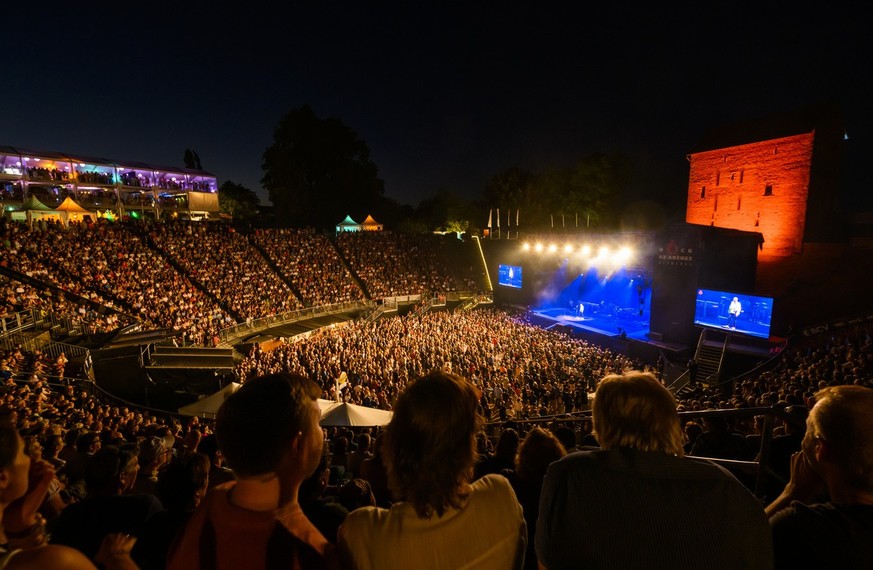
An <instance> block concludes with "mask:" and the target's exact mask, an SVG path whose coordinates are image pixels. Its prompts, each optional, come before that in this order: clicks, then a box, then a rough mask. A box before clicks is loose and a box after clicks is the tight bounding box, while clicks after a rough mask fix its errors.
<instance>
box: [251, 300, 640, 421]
mask: <svg viewBox="0 0 873 570" xmlns="http://www.w3.org/2000/svg"><path fill="white" fill-rule="evenodd" d="M633 366H643V364H642V363H641V362H635V361H632V360H631V359H629V358H627V357H626V356H624V355H621V354H618V353H615V352H613V351H610V350H607V349H603V348H600V347H598V346H595V345H593V344H589V343H587V342H585V341H582V340H579V339H574V338H572V337H570V336H569V335H566V334H564V333H559V332H554V331H547V330H544V329H542V328H540V327H537V326H534V325H533V324H531V323H529V322H527V321H526V316H525V314H524V313H523V312H520V311H513V312H509V311H507V310H504V309H498V308H491V307H487V308H485V307H483V308H479V309H476V310H473V311H455V312H449V311H430V312H425V313H423V314H422V313H416V314H409V315H406V316H401V317H396V318H388V319H379V320H377V321H375V322H372V323H350V324H348V325H346V326H342V327H331V328H328V329H323V330H319V331H316V332H314V333H313V334H311V335H309V336H308V337H307V338H305V339H303V340H294V339H290V340H288V341H287V342H285V343H284V344H281V345H279V346H278V347H276V348H274V349H272V350H269V351H265V350H263V349H261V348H260V346H259V345H256V346H254V347H253V348H252V351H251V353H250V354H249V355H248V356H247V357H246V358H245V359H244V360H243V361H242V362H241V363H240V364H238V365H237V367H236V376H237V378H238V379H239V380H240V381H245V380H246V379H248V378H253V377H256V376H261V375H263V374H268V373H275V372H292V373H298V374H302V375H305V376H307V377H310V378H313V379H314V380H315V381H316V382H318V383H319V385H320V386H321V387H322V389H323V391H324V398H326V399H330V400H334V399H337V398H338V397H342V398H343V399H344V400H345V401H348V402H351V403H355V404H360V405H364V406H370V407H377V408H383V409H390V407H391V405H392V403H393V402H394V400H395V399H396V397H397V395H398V394H399V393H400V392H401V391H402V390H403V388H404V387H405V386H406V384H407V383H408V382H409V380H410V379H411V378H416V377H418V376H421V375H423V374H424V373H426V372H427V371H428V370H433V369H441V370H446V371H449V372H454V373H457V374H462V375H464V376H466V377H467V378H469V379H470V380H471V381H472V382H473V383H474V384H476V385H477V386H479V388H480V389H481V390H482V401H481V403H482V407H483V411H484V413H485V414H486V416H487V417H488V418H494V419H495V420H507V419H514V418H521V417H532V416H541V415H549V414H562V413H569V412H573V411H574V410H582V409H585V408H586V407H587V403H588V394H589V393H590V392H591V391H593V388H594V385H595V382H596V381H597V379H599V378H600V377H602V376H603V375H604V374H607V373H610V372H618V371H621V370H623V369H626V368H629V367H633ZM341 376H342V377H344V378H345V379H346V380H347V382H346V383H345V384H344V385H343V386H340V383H339V382H338V380H339V379H340V377H341ZM338 386H339V387H338ZM338 389H339V390H340V391H341V394H340V395H338V394H337V390H338Z"/></svg>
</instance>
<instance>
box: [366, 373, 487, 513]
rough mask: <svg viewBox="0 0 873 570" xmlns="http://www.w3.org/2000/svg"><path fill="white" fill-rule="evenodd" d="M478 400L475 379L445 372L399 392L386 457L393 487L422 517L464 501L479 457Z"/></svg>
mask: <svg viewBox="0 0 873 570" xmlns="http://www.w3.org/2000/svg"><path fill="white" fill-rule="evenodd" d="M478 401H479V396H478V394H477V392H476V389H475V388H474V387H473V385H472V384H470V382H468V381H467V380H465V379H464V378H461V377H460V376H457V375H454V374H449V373H445V372H442V371H434V372H431V373H429V374H427V375H426V376H423V377H421V378H419V379H417V380H415V381H413V382H412V383H411V384H409V385H408V386H407V387H406V389H405V390H404V391H403V392H401V394H400V395H399V396H398V398H397V403H396V405H395V406H394V414H393V416H392V418H391V422H390V423H389V424H388V427H387V428H386V430H385V441H384V445H383V450H382V451H383V453H384V457H383V459H384V462H385V466H386V468H387V472H388V482H389V486H390V487H391V490H392V491H393V492H394V493H395V494H396V495H397V496H398V497H400V498H403V499H405V500H408V501H410V502H411V503H412V504H413V506H414V507H415V511H416V513H417V514H418V516H420V517H422V518H426V517H429V516H431V515H432V514H433V513H436V514H437V515H439V516H442V514H443V513H444V512H445V511H446V510H447V509H448V508H450V507H455V508H459V507H460V506H461V503H462V501H463V499H464V498H465V496H466V489H465V484H466V483H467V482H468V479H469V477H470V475H471V473H472V469H473V465H474V463H475V461H476V459H477V454H476V433H477V432H478V431H479V428H480V423H481V418H480V417H479V415H478V413H477V406H478Z"/></svg>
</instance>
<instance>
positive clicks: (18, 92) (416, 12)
mask: <svg viewBox="0 0 873 570" xmlns="http://www.w3.org/2000/svg"><path fill="white" fill-rule="evenodd" d="M25 4H30V3H18V4H16V5H15V6H14V7H9V6H7V7H4V22H5V25H4V33H3V45H4V51H5V58H4V62H5V65H4V69H3V72H2V77H3V80H2V85H3V88H2V91H0V102H2V107H3V127H2V130H0V145H9V146H14V147H23V148H30V149H39V150H53V151H61V152H68V153H74V154H84V155H90V156H98V157H105V158H110V159H117V160H122V161H124V160H130V161H141V162H148V163H155V164H160V165H171V166H183V160H182V159H183V154H184V151H185V149H186V148H191V149H194V150H196V151H197V153H198V154H199V156H200V158H201V161H202V164H203V167H204V169H206V170H208V171H210V172H212V173H213V174H215V175H216V176H217V177H218V181H219V184H220V183H222V182H224V181H226V180H232V181H234V182H237V183H240V184H243V185H244V186H247V187H249V188H251V189H253V190H256V191H257V192H258V193H259V195H260V196H261V197H262V201H263V202H264V203H267V199H266V192H264V191H263V190H262V189H261V186H260V179H261V176H262V170H261V157H262V154H263V152H264V150H265V149H266V148H267V147H268V146H269V145H270V144H271V143H272V133H273V129H274V127H275V126H276V125H277V124H278V122H279V120H280V119H281V117H282V116H283V115H285V114H286V113H287V112H288V111H290V110H291V109H294V108H296V107H299V106H301V105H303V104H306V103H308V104H310V105H311V106H312V107H313V109H314V110H315V112H316V114H317V115H318V116H320V117H328V116H330V117H336V118H339V119H341V120H342V121H343V122H345V123H346V124H347V125H349V126H350V127H351V128H352V129H354V130H355V131H356V132H357V133H358V134H359V135H360V136H361V138H362V139H363V140H364V141H365V142H366V143H367V144H368V145H369V147H370V149H371V151H372V159H373V161H374V162H375V163H376V164H377V166H378V167H379V174H380V176H381V178H382V179H383V180H384V181H385V191H386V194H387V195H388V196H391V197H393V198H395V199H397V200H398V201H400V202H401V203H405V204H410V205H413V206H417V205H418V202H419V201H420V200H421V199H423V198H426V197H428V196H432V195H433V194H435V193H436V192H437V191H439V190H451V191H454V192H457V193H458V194H461V195H464V196H468V197H471V198H472V197H476V196H478V195H479V194H480V193H481V191H482V189H483V188H484V186H485V184H486V183H487V181H488V179H489V178H490V177H491V175H493V174H494V173H496V172H499V171H501V170H503V169H505V168H508V167H512V166H518V167H522V168H525V169H528V170H531V171H534V172H538V171H541V170H542V169H544V168H546V167H551V166H570V165H571V164H572V163H573V162H574V160H575V159H577V158H579V157H581V156H583V155H585V154H587V153H591V152H622V153H625V154H628V155H630V156H631V157H633V158H634V159H635V160H638V161H639V163H640V164H641V165H644V166H645V168H646V171H647V172H649V173H650V177H649V184H650V186H648V187H646V188H639V189H637V194H638V195H639V196H642V197H649V198H652V199H655V200H658V201H662V202H664V201H667V202H669V201H672V202H674V203H676V204H679V205H680V206H683V207H684V196H685V192H686V190H687V176H688V162H687V160H686V158H685V157H686V154H687V153H688V151H689V150H690V149H692V148H693V147H694V145H695V143H696V142H697V141H698V140H699V139H700V138H701V137H702V135H703V134H704V133H705V131H706V130H708V129H709V128H711V127H714V126H719V125H722V124H727V123H731V122H734V121H737V120H744V119H750V118H756V117H762V116H766V115H768V114H772V113H781V112H786V111H791V110H794V109H797V108H802V107H805V106H808V105H811V104H815V103H819V102H823V101H834V102H836V103H838V104H839V105H840V106H841V108H842V110H843V113H844V116H845V121H846V126H847V129H848V134H849V137H850V139H849V141H848V144H849V145H851V155H852V156H857V157H865V156H870V152H871V144H870V138H871V137H870V134H871V128H873V121H871V115H873V113H871V111H870V105H871V104H873V80H871V69H873V65H871V63H873V61H871V55H870V54H871V53H873V49H871V47H870V45H869V44H870V40H869V38H870V37H871V35H870V33H869V32H868V31H867V30H865V29H863V28H862V26H866V22H867V18H866V16H865V15H864V14H862V13H861V11H860V10H861V8H860V4H858V6H859V7H852V8H849V7H842V6H839V5H838V4H839V3H837V4H835V3H828V5H827V6H824V5H823V4H824V3H816V4H821V5H820V6H816V7H815V9H811V8H807V7H805V6H803V5H802V4H805V3H793V4H790V5H788V6H790V9H791V10H794V11H792V12H779V11H776V10H775V9H771V8H767V7H762V6H761V5H760V4H763V3H760V2H758V3H749V4H742V3H732V4H717V5H716V4H711V3H695V4H693V5H689V7H681V8H680V7H670V6H667V5H666V4H664V3H661V4H659V10H657V11H655V9H654V7H651V8H640V7H636V6H633V5H632V4H630V3H607V5H608V7H604V6H600V7H591V6H587V5H586V4H588V3H581V2H580V3H578V4H579V5H580V6H579V7H577V8H573V9H572V10H568V9H567V8H566V7H563V8H562V7H561V6H560V5H559V4H553V5H546V4H542V3H537V4H538V5H537V6H536V7H532V8H529V9H524V10H513V9H509V8H507V7H506V6H504V5H503V3H492V4H488V5H480V6H472V5H458V6H455V7H449V6H447V5H445V4H440V5H438V6H437V7H424V6H423V5H417V6H414V7H412V6H413V5H415V4H416V3H408V5H406V6H404V5H399V4H397V5H392V6H387V5H386V4H385V3H381V2H379V3H375V2H373V3H371V2H354V3H344V2H309V3H306V4H307V7H297V8H292V7H287V6H286V7H285V8H281V9H278V8H275V7H268V6H267V5H261V6H260V7H259V5H258V4H257V3H244V4H234V6H233V7H228V6H224V4H226V3H221V5H220V4H219V3H213V4H204V5H203V6H200V7H198V6H195V5H193V4H190V3H187V2H186V3H181V2H179V3H173V4H163V3H133V2H124V3H121V2H119V3H115V4H112V5H108V6H106V7H102V8H98V7H93V6H85V5H84V4H86V3H82V4H83V5H78V6H76V7H75V8H74V9H73V8H64V9H63V10H60V9H54V8H45V7H40V8H37V7H30V6H28V7H20V6H24V5H25ZM367 4H379V7H372V6H367ZM467 4H474V3H467ZM531 4H533V3H531ZM110 6H111V7H110ZM849 168H850V169H851V168H853V167H851V166H850V167H849ZM858 168H859V167H858ZM857 172H858V173H859V174H860V170H859V169H858V170H857ZM850 175H852V174H850ZM860 180H861V178H860V177H859V178H858V181H859V182H860ZM852 188H853V190H854V191H857V192H859V195H861V194H863V195H868V194H871V193H870V192H866V191H865V192H863V193H862V192H861V191H860V187H859V185H857V184H854V185H852ZM864 188H865V189H866V188H869V183H868V184H866V186H865V187H864Z"/></svg>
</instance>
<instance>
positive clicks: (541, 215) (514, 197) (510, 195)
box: [483, 167, 549, 228]
mask: <svg viewBox="0 0 873 570" xmlns="http://www.w3.org/2000/svg"><path fill="white" fill-rule="evenodd" d="M537 180H538V177H537V176H535V175H534V174H533V173H531V172H529V171H527V170H523V169H521V168H515V167H513V168H507V169H506V170H503V171H502V172H498V173H497V174H495V175H494V176H492V177H491V180H489V181H488V186H486V187H485V206H486V207H487V208H488V209H489V210H492V209H493V210H494V215H495V216H496V215H497V209H498V208H499V209H500V210H501V216H506V215H507V214H510V213H511V212H512V211H513V210H514V211H515V212H516V215H515V217H511V220H510V221H511V222H512V225H513V226H514V225H515V221H516V219H518V220H519V222H520V223H524V225H525V226H526V227H527V228H535V227H539V226H540V225H542V224H543V223H544V220H545V219H546V218H547V217H548V212H549V207H548V201H546V200H544V196H543V195H542V193H541V190H542V189H543V186H542V185H537ZM540 182H542V181H540ZM483 223H484V220H483ZM505 223H506V222H505V221H503V224H504V227H505ZM492 226H493V227H496V226H497V221H496V219H495V220H492Z"/></svg>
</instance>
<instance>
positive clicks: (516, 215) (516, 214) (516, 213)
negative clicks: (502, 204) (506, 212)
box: [515, 208, 518, 227]
mask: <svg viewBox="0 0 873 570" xmlns="http://www.w3.org/2000/svg"><path fill="white" fill-rule="evenodd" d="M515 227H518V208H516V209H515Z"/></svg>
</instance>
